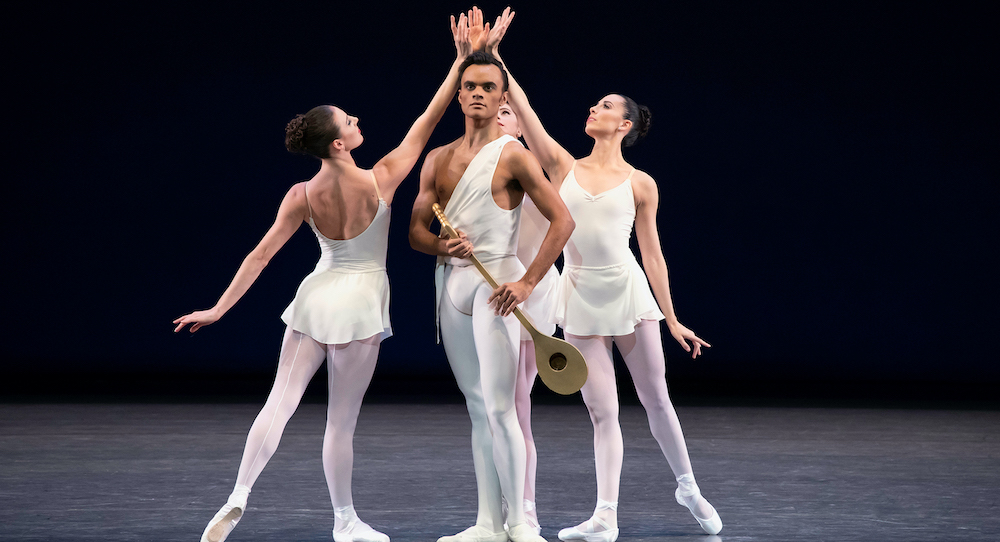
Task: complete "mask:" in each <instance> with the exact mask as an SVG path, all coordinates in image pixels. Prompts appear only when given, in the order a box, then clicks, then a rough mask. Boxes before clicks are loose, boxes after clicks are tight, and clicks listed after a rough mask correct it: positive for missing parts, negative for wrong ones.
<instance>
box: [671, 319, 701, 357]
mask: <svg viewBox="0 0 1000 542" xmlns="http://www.w3.org/2000/svg"><path fill="white" fill-rule="evenodd" d="M667 329H669V330H670V335H671V336H673V338H674V340H676V341H677V342H679V343H680V344H681V348H683V349H684V351H685V352H691V359H695V358H697V357H698V356H700V355H701V347H703V346H704V347H705V348H711V347H712V345H710V344H708V343H707V342H705V340H704V339H701V338H699V337H698V336H697V335H695V334H694V332H693V331H691V330H690V329H688V328H687V327H685V326H684V324H681V323H680V322H677V323H676V324H674V325H672V326H671V325H667ZM687 341H691V345H694V346H693V348H692V346H691V345H689V344H688V343H687Z"/></svg>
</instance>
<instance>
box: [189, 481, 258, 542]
mask: <svg viewBox="0 0 1000 542" xmlns="http://www.w3.org/2000/svg"><path fill="white" fill-rule="evenodd" d="M249 495H250V488H249V487H247V486H236V489H234V490H233V492H232V493H231V494H230V495H229V499H228V500H226V504H225V505H223V507H222V508H220V509H219V512H218V513H216V514H215V517H213V518H212V521H209V522H208V526H207V527H205V532H203V533H201V542H223V541H224V540H225V539H226V538H227V537H228V536H229V533H231V532H233V529H235V528H236V524H237V523H239V522H240V518H242V517H243V512H244V511H246V509H247V496H249Z"/></svg>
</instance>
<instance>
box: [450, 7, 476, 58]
mask: <svg viewBox="0 0 1000 542" xmlns="http://www.w3.org/2000/svg"><path fill="white" fill-rule="evenodd" d="M451 35H452V38H454V39H455V52H456V54H457V56H458V58H465V57H467V56H469V55H470V54H472V51H473V50H474V49H473V48H472V40H471V39H470V37H469V20H468V19H467V18H466V16H465V14H464V13H463V14H461V15H459V17H458V21H457V22H456V21H455V16H454V15H452V16H451Z"/></svg>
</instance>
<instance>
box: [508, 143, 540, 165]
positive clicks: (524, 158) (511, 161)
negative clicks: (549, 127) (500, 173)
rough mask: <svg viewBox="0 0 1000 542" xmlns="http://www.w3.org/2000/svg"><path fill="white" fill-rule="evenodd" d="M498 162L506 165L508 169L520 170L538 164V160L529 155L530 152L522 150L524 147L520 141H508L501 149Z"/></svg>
mask: <svg viewBox="0 0 1000 542" xmlns="http://www.w3.org/2000/svg"><path fill="white" fill-rule="evenodd" d="M500 162H501V163H503V164H506V165H507V166H508V167H511V168H513V169H518V170H520V169H522V168H524V167H527V166H529V165H531V164H538V159H537V158H535V155H534V154H531V151H529V150H528V149H526V148H524V145H522V144H521V142H520V141H510V142H507V143H506V144H505V145H504V147H503V153H502V154H501V155H500Z"/></svg>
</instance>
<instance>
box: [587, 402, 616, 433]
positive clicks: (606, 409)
mask: <svg viewBox="0 0 1000 542" xmlns="http://www.w3.org/2000/svg"><path fill="white" fill-rule="evenodd" d="M618 411H619V408H618V401H592V402H588V403H587V412H588V413H589V414H590V421H592V422H593V423H594V426H595V427H597V426H602V425H609V424H610V425H617V424H618Z"/></svg>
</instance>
